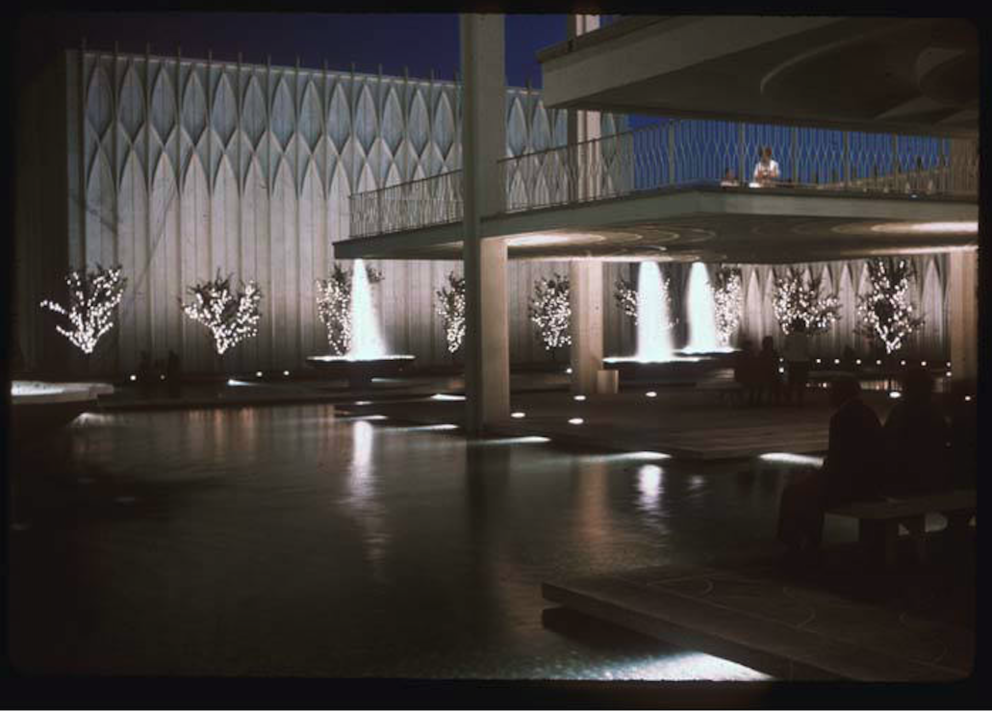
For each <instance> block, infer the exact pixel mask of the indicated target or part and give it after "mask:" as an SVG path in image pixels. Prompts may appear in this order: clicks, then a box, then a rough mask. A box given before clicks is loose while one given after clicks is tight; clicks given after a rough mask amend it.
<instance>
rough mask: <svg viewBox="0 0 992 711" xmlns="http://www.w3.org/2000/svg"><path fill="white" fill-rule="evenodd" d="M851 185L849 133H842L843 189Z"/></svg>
mask: <svg viewBox="0 0 992 711" xmlns="http://www.w3.org/2000/svg"><path fill="white" fill-rule="evenodd" d="M850 183H851V145H850V133H849V132H848V131H844V189H845V190H846V189H847V188H848V186H849V185H850Z"/></svg>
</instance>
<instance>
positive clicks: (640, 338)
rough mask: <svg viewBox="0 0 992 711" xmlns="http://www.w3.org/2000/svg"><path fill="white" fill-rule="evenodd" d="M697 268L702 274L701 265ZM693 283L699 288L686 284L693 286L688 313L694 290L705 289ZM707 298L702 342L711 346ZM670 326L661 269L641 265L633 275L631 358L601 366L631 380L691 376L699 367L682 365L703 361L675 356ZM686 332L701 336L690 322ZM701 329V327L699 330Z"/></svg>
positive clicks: (713, 335)
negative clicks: (633, 344)
mask: <svg viewBox="0 0 992 711" xmlns="http://www.w3.org/2000/svg"><path fill="white" fill-rule="evenodd" d="M698 266H699V267H702V268H703V270H704V272H705V267H703V265H701V264H700V265H698ZM694 269H695V267H694ZM694 273H695V272H694ZM704 277H705V274H704ZM696 281H698V282H700V285H699V287H696V286H695V285H694V284H693V282H692V281H690V284H693V285H692V286H691V287H690V309H698V307H696V306H695V301H694V300H693V296H692V295H693V293H694V290H695V291H701V289H708V288H709V287H708V282H707V281H700V280H699V279H698V278H697V279H696ZM709 298H710V303H709V331H710V333H709V334H708V335H706V336H705V338H707V339H712V340H713V341H714V342H715V339H716V325H715V323H714V318H713V304H712V298H713V297H712V295H710V297H709ZM704 307H705V304H704ZM673 325H674V324H673V321H672V318H671V314H670V313H669V307H668V290H667V288H666V285H665V282H664V280H663V279H662V276H661V269H659V267H658V264H657V262H648V261H645V262H641V264H640V267H639V270H638V274H637V350H636V351H635V354H634V355H633V356H628V357H619V358H618V357H614V358H604V359H603V362H604V364H605V366H606V367H607V368H614V369H617V370H619V371H620V375H621V376H622V377H624V378H633V379H657V378H659V377H661V378H664V377H668V376H676V377H677V378H679V379H682V378H684V377H685V376H686V375H687V374H694V373H695V372H696V371H697V370H699V368H700V367H701V366H699V365H686V364H699V363H700V362H701V361H703V360H704V359H702V358H699V357H692V356H685V355H678V354H677V353H676V351H675V349H674V345H673V342H672V327H673ZM690 328H694V329H695V330H694V331H693V332H694V333H700V334H702V333H703V331H700V330H699V325H698V324H697V325H696V326H694V325H693V322H690ZM705 328H706V327H705V325H704V326H703V329H704V330H705ZM692 345H694V344H692ZM716 350H718V347H716V346H714V347H713V348H709V347H708V346H706V347H704V348H703V350H702V351H693V350H690V349H688V348H687V349H686V350H685V351H683V352H684V353H692V352H707V353H709V352H714V351H716Z"/></svg>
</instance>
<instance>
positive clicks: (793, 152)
mask: <svg viewBox="0 0 992 711" xmlns="http://www.w3.org/2000/svg"><path fill="white" fill-rule="evenodd" d="M790 133H791V134H792V145H791V146H790V148H789V165H790V166H792V183H793V185H798V184H799V162H798V159H797V156H798V155H799V150H798V148H799V129H798V128H797V127H796V126H793V127H792V131H791V132H790Z"/></svg>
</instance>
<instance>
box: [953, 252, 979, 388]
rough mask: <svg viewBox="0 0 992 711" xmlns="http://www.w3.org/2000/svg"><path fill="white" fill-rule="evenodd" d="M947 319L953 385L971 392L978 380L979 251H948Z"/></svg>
mask: <svg viewBox="0 0 992 711" xmlns="http://www.w3.org/2000/svg"><path fill="white" fill-rule="evenodd" d="M949 257H950V258H949V259H948V267H949V268H948V274H947V312H948V313H947V316H948V330H949V331H950V338H951V372H952V373H953V375H952V378H951V379H952V382H953V383H955V384H959V383H960V384H961V386H963V387H964V389H966V390H967V391H969V392H972V393H974V392H975V387H976V381H977V378H978V252H977V251H973V252H951V253H950V255H949Z"/></svg>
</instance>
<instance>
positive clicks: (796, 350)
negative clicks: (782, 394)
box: [782, 318, 809, 407]
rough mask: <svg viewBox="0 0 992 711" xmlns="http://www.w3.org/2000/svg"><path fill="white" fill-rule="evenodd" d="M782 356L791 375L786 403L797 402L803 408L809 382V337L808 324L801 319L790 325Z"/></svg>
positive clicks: (794, 320)
mask: <svg viewBox="0 0 992 711" xmlns="http://www.w3.org/2000/svg"><path fill="white" fill-rule="evenodd" d="M782 355H783V356H785V362H786V366H787V369H788V373H789V380H788V385H787V387H786V398H785V399H786V402H790V403H791V402H793V401H795V402H796V403H797V404H798V405H799V406H800V407H802V404H803V398H804V397H805V395H806V382H807V381H808V380H809V336H807V335H806V322H805V321H803V320H802V319H801V318H796V319H793V321H792V323H791V324H790V328H789V334H788V335H787V336H786V337H785V349H784V351H783V353H782Z"/></svg>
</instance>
